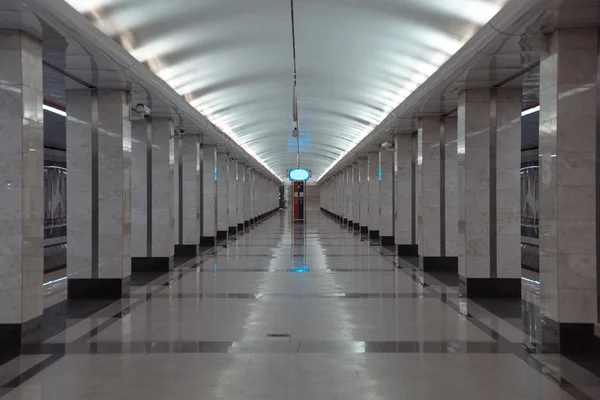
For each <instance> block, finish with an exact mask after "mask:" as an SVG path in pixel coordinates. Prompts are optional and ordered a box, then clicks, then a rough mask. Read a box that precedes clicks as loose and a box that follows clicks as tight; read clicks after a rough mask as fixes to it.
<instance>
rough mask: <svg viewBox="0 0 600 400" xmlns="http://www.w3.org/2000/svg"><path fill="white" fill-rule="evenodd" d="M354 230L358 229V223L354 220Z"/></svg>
mask: <svg viewBox="0 0 600 400" xmlns="http://www.w3.org/2000/svg"><path fill="white" fill-rule="evenodd" d="M354 230H355V231H360V224H358V223H356V222H355V223H354Z"/></svg>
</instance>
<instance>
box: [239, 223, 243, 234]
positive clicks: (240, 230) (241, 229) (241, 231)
mask: <svg viewBox="0 0 600 400" xmlns="http://www.w3.org/2000/svg"><path fill="white" fill-rule="evenodd" d="M237 230H238V232H240V233H243V232H244V224H238V226H237Z"/></svg>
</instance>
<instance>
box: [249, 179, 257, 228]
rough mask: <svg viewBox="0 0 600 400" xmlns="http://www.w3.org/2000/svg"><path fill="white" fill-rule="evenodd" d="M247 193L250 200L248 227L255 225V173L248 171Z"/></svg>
mask: <svg viewBox="0 0 600 400" xmlns="http://www.w3.org/2000/svg"><path fill="white" fill-rule="evenodd" d="M248 193H249V199H250V227H251V228H254V226H255V225H256V172H254V170H252V169H251V170H250V171H248Z"/></svg>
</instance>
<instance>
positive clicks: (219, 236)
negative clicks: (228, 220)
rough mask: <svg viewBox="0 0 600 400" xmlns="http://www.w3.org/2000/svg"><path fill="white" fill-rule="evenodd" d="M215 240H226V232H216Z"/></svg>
mask: <svg viewBox="0 0 600 400" xmlns="http://www.w3.org/2000/svg"><path fill="white" fill-rule="evenodd" d="M217 240H227V231H217Z"/></svg>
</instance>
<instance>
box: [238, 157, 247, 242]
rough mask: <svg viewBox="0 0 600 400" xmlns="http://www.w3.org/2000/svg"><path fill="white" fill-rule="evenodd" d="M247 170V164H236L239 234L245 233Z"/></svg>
mask: <svg viewBox="0 0 600 400" xmlns="http://www.w3.org/2000/svg"><path fill="white" fill-rule="evenodd" d="M245 172H246V165H245V164H244V163H241V162H238V163H237V164H236V177H237V191H236V195H237V200H236V207H237V213H236V218H237V219H236V224H237V231H238V233H239V234H241V233H244V221H245V219H244V190H245V189H244V184H245V182H244V174H245Z"/></svg>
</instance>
